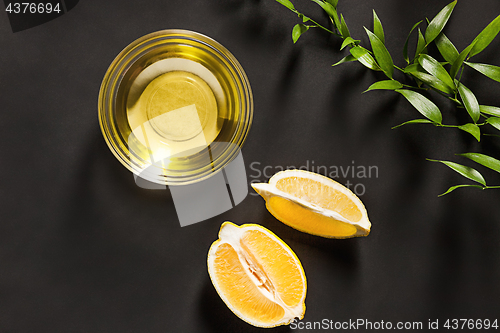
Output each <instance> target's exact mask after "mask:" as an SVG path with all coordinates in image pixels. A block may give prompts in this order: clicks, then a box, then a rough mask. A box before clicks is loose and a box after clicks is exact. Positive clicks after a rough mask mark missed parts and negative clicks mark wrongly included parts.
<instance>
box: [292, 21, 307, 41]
mask: <svg viewBox="0 0 500 333" xmlns="http://www.w3.org/2000/svg"><path fill="white" fill-rule="evenodd" d="M307 30H309V27H308V26H305V25H303V24H301V23H299V24H296V25H295V26H294V27H293V30H292V40H293V42H294V43H297V40H298V39H299V37H300V36H301V35H302V34H303V33H304V32H306V31H307Z"/></svg>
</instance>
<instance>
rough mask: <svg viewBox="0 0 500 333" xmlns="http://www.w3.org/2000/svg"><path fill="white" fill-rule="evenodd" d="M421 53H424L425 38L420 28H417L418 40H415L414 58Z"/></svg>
mask: <svg viewBox="0 0 500 333" xmlns="http://www.w3.org/2000/svg"><path fill="white" fill-rule="evenodd" d="M422 53H426V52H425V38H424V35H422V32H421V31H420V28H418V42H417V49H416V50H415V58H417V57H418V56H419V55H420V54H422Z"/></svg>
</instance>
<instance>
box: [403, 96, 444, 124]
mask: <svg viewBox="0 0 500 333" xmlns="http://www.w3.org/2000/svg"><path fill="white" fill-rule="evenodd" d="M396 91H397V92H398V93H400V94H401V95H403V96H404V97H405V98H406V99H407V100H408V102H410V103H411V104H412V105H413V106H414V107H415V109H417V110H418V112H420V113H421V114H422V115H424V116H425V117H426V118H427V119H430V120H432V121H433V122H435V123H438V124H441V121H442V120H443V116H442V115H441V111H439V108H438V107H437V106H436V104H434V103H433V102H431V101H430V100H429V99H428V98H427V97H425V96H423V95H421V94H419V93H417V92H415V91H412V90H407V89H398V90H396Z"/></svg>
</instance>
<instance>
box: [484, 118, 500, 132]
mask: <svg viewBox="0 0 500 333" xmlns="http://www.w3.org/2000/svg"><path fill="white" fill-rule="evenodd" d="M486 122H487V123H488V124H490V125H491V126H493V127H495V128H496V129H497V130H499V131H500V118H497V117H490V118H488V119H486Z"/></svg>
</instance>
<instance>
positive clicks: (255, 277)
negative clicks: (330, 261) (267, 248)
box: [208, 222, 306, 327]
mask: <svg viewBox="0 0 500 333" xmlns="http://www.w3.org/2000/svg"><path fill="white" fill-rule="evenodd" d="M249 230H258V231H260V232H263V233H264V234H266V235H267V236H268V237H270V238H272V239H274V240H276V241H277V242H278V243H282V241H281V240H279V239H276V236H274V235H273V234H271V233H269V232H266V230H265V229H264V228H262V227H258V226H251V225H248V226H247V225H243V226H242V227H238V226H236V225H235V224H233V223H227V222H226V223H224V225H223V227H222V228H221V230H220V232H219V241H218V242H217V244H215V243H214V245H215V246H212V247H211V248H210V251H209V255H208V267H209V274H210V276H211V279H212V282H213V284H214V286H215V288H216V289H217V292H218V293H219V295H220V297H221V298H222V299H223V301H224V303H226V304H227V305H228V307H229V308H230V309H231V310H232V311H233V312H234V313H235V314H236V315H237V316H238V317H240V318H242V319H243V320H245V321H248V322H250V323H251V324H252V325H255V326H260V327H274V326H277V325H282V324H288V323H290V322H291V321H292V320H293V319H294V318H299V319H301V318H303V316H304V311H305V306H304V300H305V290H306V282H305V276H304V275H303V271H302V269H300V272H301V277H302V281H303V286H304V294H303V295H302V299H301V301H300V302H299V303H298V304H297V305H296V306H294V307H290V306H288V305H287V304H285V302H283V300H282V299H281V297H280V295H279V294H278V292H277V291H276V289H275V287H274V285H273V283H272V281H270V280H269V279H268V278H267V276H266V274H265V273H264V272H262V271H261V270H260V268H259V267H258V265H257V263H255V262H253V260H252V258H251V257H250V256H249V255H248V254H247V253H246V252H245V250H244V249H243V248H242V247H241V243H240V240H241V238H242V237H243V234H244V233H245V232H247V231H249ZM222 244H229V245H231V246H232V247H233V249H234V250H235V251H236V253H237V254H238V258H239V260H240V262H241V264H242V266H243V268H244V270H245V272H246V273H247V275H248V277H249V278H250V279H251V281H252V282H253V283H254V284H255V285H256V286H257V288H258V290H259V291H260V292H261V293H262V295H264V296H265V297H266V298H267V299H269V300H271V301H272V302H274V303H276V304H278V305H280V306H281V307H282V308H283V310H284V312H285V313H284V315H283V317H282V318H281V319H280V320H279V321H277V322H275V323H272V324H270V325H266V324H263V323H258V322H252V321H249V320H248V318H245V317H244V316H243V315H242V314H241V313H240V312H239V311H238V309H236V308H234V307H233V306H232V304H230V303H229V301H228V300H227V299H226V297H225V296H224V294H223V293H222V292H221V290H220V287H219V285H218V281H217V279H216V278H215V276H216V275H215V271H214V260H215V253H216V252H217V249H218V247H219V246H221V245H222ZM283 248H284V249H285V250H286V251H287V252H289V254H290V256H291V257H292V258H294V260H295V261H297V259H296V256H295V254H294V253H293V252H291V251H290V250H289V249H288V248H286V247H283ZM297 262H298V261H297ZM298 264H299V266H300V263H299V262H298Z"/></svg>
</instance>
